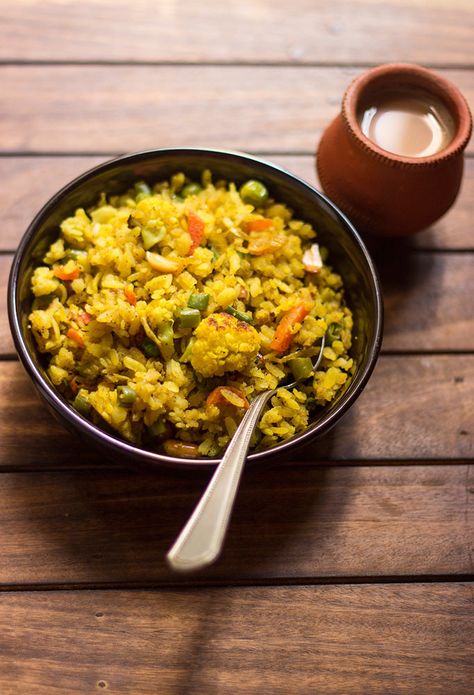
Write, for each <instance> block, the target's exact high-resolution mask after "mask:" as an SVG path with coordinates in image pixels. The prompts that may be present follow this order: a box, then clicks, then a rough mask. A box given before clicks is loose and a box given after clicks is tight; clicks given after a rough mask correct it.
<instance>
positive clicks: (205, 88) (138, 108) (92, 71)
mask: <svg viewBox="0 0 474 695" xmlns="http://www.w3.org/2000/svg"><path fill="white" fill-rule="evenodd" d="M360 72H361V69H359V68H329V67H324V68H315V67H303V66H299V67H293V66H282V67H251V66H243V67H242V66H227V67H223V66H202V65H197V66H196V65H194V66H180V67H176V66H114V67H113V68H111V67H109V66H96V65H81V66H70V65H68V66H41V65H28V66H17V65H4V66H2V67H0V85H1V90H2V93H4V94H8V96H9V98H8V99H5V100H4V103H3V118H2V129H1V133H0V152H13V151H14V152H32V151H33V152H39V153H43V154H44V153H53V152H68V153H71V154H81V153H82V154H84V153H97V154H101V153H114V152H127V151H133V150H141V149H148V148H153V147H164V146H176V145H183V146H186V145H188V146H196V147H198V146H214V147H224V148H227V149H242V150H251V151H258V152H282V153H295V152H296V153H300V152H302V153H305V154H311V153H313V152H314V149H315V145H316V142H317V141H318V140H319V137H320V135H321V132H322V130H323V129H324V128H325V127H326V126H327V125H328V123H329V121H330V120H331V119H332V118H333V117H334V116H335V115H336V114H337V113H338V112H339V110H340V103H341V99H342V95H343V93H344V91H345V89H346V88H347V86H348V84H349V83H350V82H351V81H352V79H353V78H354V77H355V76H356V75H358V74H360ZM439 72H440V74H442V75H444V76H445V77H446V78H448V79H449V80H451V81H453V82H454V83H455V84H457V85H458V86H459V88H460V89H461V90H462V91H463V93H464V95H465V97H466V98H467V100H468V101H470V102H471V103H474V70H445V69H443V70H440V71H439ZM71 85H74V88H73V89H72V88H71ZM33 94H34V105H33V104H32V95H33ZM78 105H80V108H79V107H78ZM469 151H470V152H471V153H472V152H474V144H473V143H472V142H471V144H470V145H469Z"/></svg>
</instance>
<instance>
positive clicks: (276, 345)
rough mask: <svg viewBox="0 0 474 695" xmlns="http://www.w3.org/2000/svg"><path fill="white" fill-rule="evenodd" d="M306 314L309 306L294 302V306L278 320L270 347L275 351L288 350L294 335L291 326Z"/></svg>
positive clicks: (300, 320) (299, 321)
mask: <svg viewBox="0 0 474 695" xmlns="http://www.w3.org/2000/svg"><path fill="white" fill-rule="evenodd" d="M308 314H309V308H308V306H307V304H306V303H301V304H296V306H294V307H293V308H292V309H290V311H288V312H287V313H286V314H285V315H284V316H283V318H282V319H281V320H280V323H279V324H278V326H277V328H276V331H275V336H274V338H273V340H272V342H271V343H270V348H271V349H272V350H275V351H276V352H285V351H286V350H288V348H289V347H290V344H291V341H292V338H293V335H294V331H293V328H294V327H295V326H296V324H297V323H301V322H302V321H303V320H304V318H305V316H307V315H308Z"/></svg>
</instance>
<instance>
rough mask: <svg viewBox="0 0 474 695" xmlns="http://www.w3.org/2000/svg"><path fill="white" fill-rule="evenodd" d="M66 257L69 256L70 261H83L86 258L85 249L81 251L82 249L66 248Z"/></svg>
mask: <svg viewBox="0 0 474 695" xmlns="http://www.w3.org/2000/svg"><path fill="white" fill-rule="evenodd" d="M66 258H69V259H70V260H71V261H85V259H86V258H87V251H83V250H82V249H68V251H67V253H66Z"/></svg>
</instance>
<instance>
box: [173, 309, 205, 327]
mask: <svg viewBox="0 0 474 695" xmlns="http://www.w3.org/2000/svg"><path fill="white" fill-rule="evenodd" d="M178 317H179V324H180V326H182V327H183V328H196V326H198V325H199V323H200V322H201V312H200V311H199V309H190V308H189V307H185V308H184V309H180V310H179V312H178Z"/></svg>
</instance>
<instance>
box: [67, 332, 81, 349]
mask: <svg viewBox="0 0 474 695" xmlns="http://www.w3.org/2000/svg"><path fill="white" fill-rule="evenodd" d="M66 335H67V337H68V338H70V340H73V341H74V342H75V343H77V344H78V345H79V347H82V348H83V347H85V343H84V338H83V337H82V334H81V333H79V331H76V329H75V328H70V329H69V330H68V332H67V333H66Z"/></svg>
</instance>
